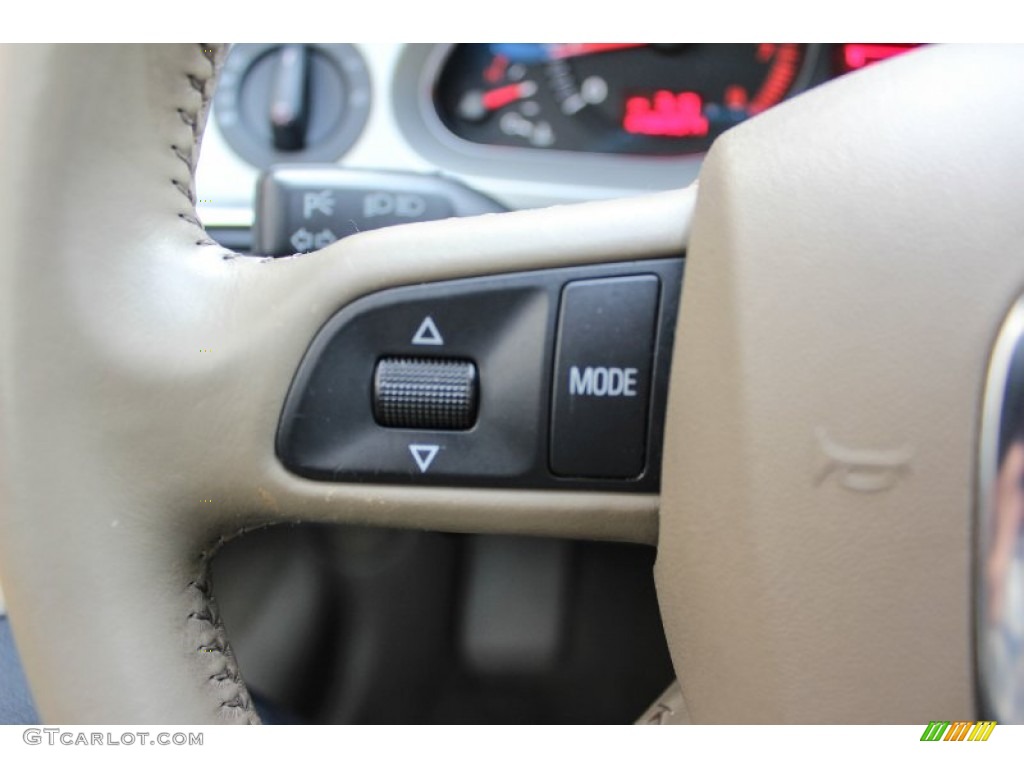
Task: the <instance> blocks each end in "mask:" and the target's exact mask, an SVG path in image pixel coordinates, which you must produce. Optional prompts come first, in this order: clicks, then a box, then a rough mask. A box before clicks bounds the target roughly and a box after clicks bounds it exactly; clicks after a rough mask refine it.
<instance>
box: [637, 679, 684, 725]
mask: <svg viewBox="0 0 1024 768" xmlns="http://www.w3.org/2000/svg"><path fill="white" fill-rule="evenodd" d="M689 724H690V713H689V712H688V711H687V709H686V699H684V698H683V689H682V688H680V687H679V681H678V680H673V681H672V684H671V685H670V686H669V687H668V688H666V689H665V690H664V691H663V692H662V694H661V696H659V697H658V698H657V699H656V700H655V702H654V703H653V704H651V706H649V707H648V708H647V710H646V711H645V712H644V713H643V714H642V715H640V717H639V718H638V719H637V721H636V725H689Z"/></svg>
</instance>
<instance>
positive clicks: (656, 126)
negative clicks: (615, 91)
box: [622, 91, 708, 137]
mask: <svg viewBox="0 0 1024 768" xmlns="http://www.w3.org/2000/svg"><path fill="white" fill-rule="evenodd" d="M702 109H703V100H702V99H701V97H700V94H699V93H694V92H693V91H684V92H683V93H672V92H671V91H658V92H657V93H655V94H654V97H653V98H652V99H648V98H647V97H645V96H633V97H631V98H629V99H627V100H626V114H625V115H624V116H623V118H622V127H623V129H624V130H625V131H626V133H631V134H641V135H644V136H677V137H682V136H707V135H708V119H707V118H706V117H704V115H703V114H702Z"/></svg>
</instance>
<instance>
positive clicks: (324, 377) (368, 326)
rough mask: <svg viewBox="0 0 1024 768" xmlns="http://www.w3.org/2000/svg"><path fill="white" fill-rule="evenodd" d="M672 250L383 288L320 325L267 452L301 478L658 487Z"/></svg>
mask: <svg viewBox="0 0 1024 768" xmlns="http://www.w3.org/2000/svg"><path fill="white" fill-rule="evenodd" d="M682 272H683V261H682V259H681V258H676V259H658V260H650V261H638V262H629V263H621V264H605V265H599V266H587V267H572V268H566V269H552V270H543V271H537V272H525V273H517V274H510V275H500V276H494V277H483V278H471V279H466V280H456V281H449V282H441V283H428V284H423V285H416V286H409V287H405V288H395V289H391V290H388V291H383V292H381V293H377V294H372V295H370V296H366V297H364V298H362V299H359V300H358V301H356V302H354V303H352V304H351V305H349V306H348V307H345V308H344V309H342V310H341V311H340V312H338V313H337V314H336V315H335V316H334V317H332V318H331V319H330V320H329V321H328V322H327V324H326V325H325V326H324V327H323V328H322V329H321V330H320V332H319V333H318V334H317V336H316V338H315V339H314V341H313V343H312V344H311V346H310V348H309V350H308V351H307V353H306V356H305V358H304V359H303V361H302V363H301V365H300V367H299V371H298V373H297V374H296V377H295V380H294V382H293V383H292V387H291V390H290V392H289V394H288V398H287V400H286V402H285V407H284V411H283V413H282V417H281V423H280V427H279V431H278V436H277V454H278V456H279V457H280V459H281V461H282V462H283V463H284V465H285V466H286V467H287V468H288V469H290V470H291V471H293V472H295V473H297V474H299V475H302V476H304V477H310V478H316V479H323V480H335V481H361V482H379V483H419V484H426V485H460V486H484V487H523V488H529V487H533V488H566V489H595V488H600V489H606V490H612V489H614V490H636V491H645V492H651V491H656V490H657V489H658V487H659V481H660V477H659V468H660V463H661V441H662V433H663V419H664V411H665V401H666V397H667V391H668V373H669V367H670V363H671V353H672V342H673V334H674V330H675V320H676V314H677V311H678V305H679V294H680V288H681V282H682Z"/></svg>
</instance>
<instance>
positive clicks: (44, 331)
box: [0, 45, 696, 723]
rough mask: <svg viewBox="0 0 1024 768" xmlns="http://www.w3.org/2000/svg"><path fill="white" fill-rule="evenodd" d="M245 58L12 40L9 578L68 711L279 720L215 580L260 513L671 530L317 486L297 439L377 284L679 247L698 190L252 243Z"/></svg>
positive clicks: (381, 521)
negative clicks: (232, 92)
mask: <svg viewBox="0 0 1024 768" xmlns="http://www.w3.org/2000/svg"><path fill="white" fill-rule="evenodd" d="M221 55H222V52H221V51H220V50H219V49H216V48H214V47H213V46H209V45H186V46H31V47H19V48H17V49H10V48H8V49H0V141H2V142H3V145H4V146H7V147H15V148H17V151H12V152H6V153H3V155H2V157H0V163H2V166H0V231H3V232H4V234H5V237H4V246H3V250H2V252H0V253H2V257H0V291H2V296H0V371H2V372H3V373H2V374H0V376H2V378H0V436H2V443H0V450H2V453H0V472H2V473H3V477H2V478H0V494H2V497H0V578H2V579H3V582H4V584H5V586H6V588H7V597H8V601H9V608H10V612H11V616H12V624H13V627H14V631H15V636H16V639H17V642H18V646H19V651H20V653H21V657H22V660H23V662H24V665H25V668H26V672H27V675H28V678H29V681H30V683H31V685H32V690H33V694H34V696H35V700H36V703H37V705H38V707H39V709H40V711H41V713H42V716H43V718H44V719H45V720H46V721H47V722H66V723H73V722H79V723H80V722H91V723H111V722H114V723H116V722H141V723H170V722H173V723H195V722H256V721H257V717H256V714H255V711H254V710H253V708H252V706H251V701H250V699H249V696H248V693H247V692H246V690H245V686H244V683H243V681H242V678H241V675H240V673H239V670H238V668H237V664H236V663H235V661H234V658H233V654H232V653H231V649H230V645H229V644H228V642H227V638H226V637H225V636H224V633H223V630H222V628H221V625H220V622H219V618H218V614H217V610H216V606H215V605H214V604H213V602H212V600H211V594H210V584H209V581H208V574H207V563H208V560H209V558H210V556H211V555H212V553H213V552H214V551H215V550H216V548H217V547H218V546H219V545H220V543H221V542H223V541H224V540H226V539H227V538H230V537H232V536H235V535H237V534H238V533H239V532H240V531H243V530H245V529H248V528H252V527H257V526H262V525H267V524H271V523H274V522H297V521H300V520H320V521H328V520H329V521H339V522H342V521H343V522H352V523H372V524H377V525H402V526H410V527H415V528H430V529H434V530H449V531H473V532H510V533H511V532H514V533H528V534H546V535H565V536H570V535H571V536H575V537H582V538H601V539H618V540H624V541H637V542H647V543H653V542H654V541H655V539H656V536H657V498H656V497H654V496H637V495H625V494H598V493H549V492H536V491H534V492H522V493H519V492H515V493H514V492H511V491H488V490H473V489H459V490H455V489H428V490H414V489H410V488H404V489H399V488H388V487H382V486H371V485H343V484H331V483H317V482H312V481H308V480H303V479H301V478H297V477H295V476H293V475H290V474H289V473H287V472H286V471H285V470H284V469H283V468H282V467H281V466H280V464H279V463H278V461H277V460H276V458H275V456H274V452H273V438H274V433H275V429H276V424H277V419H278V415H279V413H280V409H281V406H282V403H283V400H284V396H285V393H286V391H287V389H288V386H289V384H290V382H291V378H292V376H293V374H294V372H295V369H296V366H297V364H298V362H299V360H300V358H301V356H302V354H303V352H304V351H305V349H306V347H307V345H308V344H309V341H310V340H311V338H312V337H313V335H314V333H315V332H316V330H317V329H318V328H320V327H321V326H322V325H323V323H324V322H325V321H326V320H327V318H329V317H330V316H331V315H332V314H333V313H334V312H335V311H336V310H337V309H339V308H340V307H342V306H344V305H345V304H347V303H349V302H350V301H352V300H353V299H355V298H357V297H359V296H363V295H365V294H367V293H370V292H373V291H376V290H379V289H382V288H385V287H390V286H394V285H402V284H410V283H417V282H424V281H432V280H442V279H449V278H456V277H464V276H473V275H483V274H494V273H501V272H510V271H520V270H527V269H541V268H545V267H556V266H558V267H560V266H567V265H572V264H582V263H593V262H608V261H621V260H628V259H630V258H650V257H659V256H674V255H678V254H679V253H680V252H681V251H682V249H683V247H684V245H685V242H686V237H687V235H688V230H689V220H690V215H691V213H692V210H693V205H694V201H695V196H696V193H695V190H693V189H691V190H684V191H680V192H674V193H665V194H659V195H653V196H650V197H645V198H637V199H634V200H627V201H619V202H608V203H593V204H587V205H582V206H578V207H563V208H555V209H549V210H545V211H528V212H522V213H514V214H507V215H501V216H489V217H483V218H480V219H476V220H450V221H443V222H435V223H431V224H425V225H417V226H415V227H399V228H394V229H390V230H383V231H378V232H373V233H364V234H361V235H358V236H355V237H352V238H349V239H346V240H344V241H342V242H340V243H337V244H335V245H333V246H331V247H330V248H328V249H326V250H324V251H322V252H319V253H315V254H310V255H308V256H301V257H297V258H291V259H280V260H261V259H254V258H241V257H234V255H233V254H230V253H229V252H227V251H225V250H224V249H222V248H220V247H219V246H217V245H216V244H211V243H210V242H209V241H208V240H207V238H206V236H205V234H204V233H203V232H202V230H201V229H200V228H199V227H198V226H197V224H196V220H195V210H194V206H193V200H194V193H193V191H192V170H193V168H194V165H195V160H196V154H197V148H198V140H199V136H200V134H201V128H202V124H203V121H204V116H205V109H206V107H207V105H208V101H209V97H210V94H211V93H212V88H213V77H214V74H215V69H216V66H217V64H218V62H219V57H220V56H221ZM200 349H209V350H212V351H211V352H209V353H202V354H200V352H199V350H200Z"/></svg>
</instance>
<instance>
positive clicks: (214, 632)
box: [170, 43, 260, 725]
mask: <svg viewBox="0 0 1024 768" xmlns="http://www.w3.org/2000/svg"><path fill="white" fill-rule="evenodd" d="M197 45H198V48H199V52H200V54H201V55H202V56H203V58H205V59H206V60H207V61H208V62H209V64H210V71H209V74H208V75H207V76H206V77H197V76H196V75H193V74H191V73H188V72H186V73H184V76H185V78H186V79H187V80H188V84H189V86H190V87H191V88H192V89H193V90H194V91H196V92H197V93H198V94H199V97H200V106H199V109H198V110H196V111H195V112H191V111H189V110H188V109H185V108H183V107H178V108H177V109H176V110H175V111H176V112H177V114H178V118H179V119H180V120H181V121H182V122H183V123H185V125H186V126H188V128H189V132H190V133H191V134H192V141H191V144H190V146H188V147H182V146H179V145H177V144H172V145H171V146H170V149H171V151H172V152H173V153H174V156H175V157H176V158H178V160H180V161H181V163H182V164H183V165H184V166H185V169H186V171H187V174H188V175H187V178H186V179H185V180H182V179H179V178H172V179H171V180H170V181H171V184H172V185H174V188H175V189H176V190H178V192H180V193H181V195H182V196H183V197H184V198H185V199H186V200H187V201H188V210H187V211H184V212H179V213H178V218H179V219H181V220H182V221H185V222H187V223H189V224H191V225H192V226H194V227H195V228H196V229H197V230H199V233H200V234H201V237H200V238H199V239H197V240H196V241H195V244H196V245H200V246H202V245H217V244H218V243H216V242H215V241H213V240H211V239H210V238H209V236H207V234H206V230H205V229H204V228H203V225H202V222H200V221H199V217H198V215H197V214H196V209H195V203H196V195H195V168H196V160H197V157H196V155H197V151H198V147H199V140H200V137H201V134H202V129H203V119H204V116H205V115H206V114H207V111H208V109H209V107H210V99H211V97H212V96H213V87H212V82H213V80H214V75H215V74H216V72H217V59H216V54H215V53H214V52H213V46H212V45H211V44H209V43H199V44H197ZM228 254H229V255H228V256H225V258H231V257H233V256H234V255H235V254H234V253H231V252H230V251H229V252H228ZM244 532H245V529H243V530H240V531H238V532H237V533H236V534H235V535H240V534H242V533H244ZM226 540H227V539H226V538H225V537H221V538H219V539H218V540H217V541H216V542H215V544H214V545H213V547H211V548H210V549H209V550H207V551H205V552H201V553H200V556H199V575H198V576H197V577H196V578H195V579H194V580H193V581H190V582H189V583H188V585H187V586H186V590H185V591H186V593H187V597H188V601H189V604H190V606H191V608H192V610H190V611H189V613H188V614H187V616H186V623H188V624H191V625H192V626H193V628H194V629H195V630H196V631H197V633H198V636H199V638H200V642H199V644H198V646H197V647H196V649H195V651H196V653H202V654H203V655H204V656H206V655H207V654H209V657H211V658H212V659H214V660H216V662H217V663H218V667H217V668H216V669H215V671H214V672H213V673H212V674H210V675H208V676H207V678H206V682H207V683H208V684H209V685H212V686H214V687H215V688H216V690H217V695H218V698H219V699H220V706H219V708H220V709H221V710H227V711H234V713H235V715H236V717H238V718H239V719H240V720H242V721H243V722H246V723H249V724H250V725H258V724H259V723H260V718H259V715H258V714H257V713H256V709H255V707H253V703H252V698H251V696H250V695H249V691H248V689H247V688H246V686H245V682H244V681H243V680H242V675H241V672H240V671H239V669H238V662H237V661H236V659H235V654H234V652H233V651H232V650H231V645H230V643H229V642H228V639H227V634H226V632H225V630H224V624H223V622H222V621H221V618H220V614H219V612H218V611H217V604H216V602H215V600H214V598H213V594H212V592H211V587H210V558H211V557H212V556H213V554H214V553H215V552H216V551H217V550H218V549H219V548H220V546H221V545H222V544H223V543H224V542H225V541H226Z"/></svg>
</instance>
